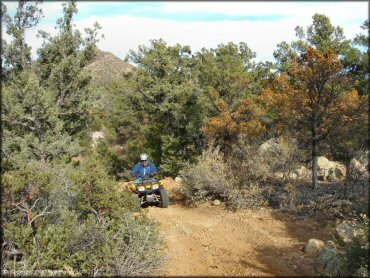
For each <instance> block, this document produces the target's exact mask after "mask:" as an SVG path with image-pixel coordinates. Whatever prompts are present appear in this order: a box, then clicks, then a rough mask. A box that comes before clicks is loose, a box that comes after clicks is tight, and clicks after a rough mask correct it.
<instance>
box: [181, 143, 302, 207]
mask: <svg viewBox="0 0 370 278" xmlns="http://www.w3.org/2000/svg"><path fill="white" fill-rule="evenodd" d="M277 141H278V143H276V144H275V145H274V146H273V147H272V148H269V149H268V150H265V151H262V150H261V148H260V146H259V144H249V143H247V142H248V140H247V139H246V138H244V137H240V138H239V140H238V142H237V143H236V144H234V145H233V146H232V148H231V152H230V153H229V155H228V157H227V158H225V157H224V156H223V154H222V153H221V152H220V151H219V149H218V148H216V149H213V150H212V149H208V150H206V151H204V152H203V153H202V155H201V157H200V158H199V160H198V162H197V163H195V164H192V165H187V166H186V167H185V169H184V170H182V171H181V172H180V176H181V177H182V179H183V181H184V185H185V186H184V189H183V193H184V195H185V196H186V197H187V199H188V200H189V201H190V202H196V201H200V200H203V199H204V200H212V199H216V198H217V199H221V200H223V201H225V202H226V203H227V205H228V206H229V207H230V208H231V209H234V210H236V209H241V208H248V207H249V208H250V207H259V206H264V205H266V204H267V201H268V198H269V195H270V194H271V192H270V191H271V188H272V187H271V185H272V184H274V183H275V180H276V177H275V174H276V173H277V172H282V173H283V174H284V176H285V177H287V179H289V176H290V173H291V172H292V171H293V169H294V167H295V166H296V163H297V161H298V158H299V155H300V154H299V151H298V149H297V144H296V140H295V139H294V138H287V137H281V138H279V139H278V140H277ZM294 187H295V186H294V184H293V183H292V182H291V183H290V186H289V187H287V188H286V190H285V191H286V193H287V194H288V195H287V196H286V197H287V198H290V197H295V195H296V194H297V193H296V192H293V191H295V190H294ZM293 203H294V202H287V205H288V206H292V205H293Z"/></svg>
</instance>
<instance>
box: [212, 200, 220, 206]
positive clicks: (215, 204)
mask: <svg viewBox="0 0 370 278" xmlns="http://www.w3.org/2000/svg"><path fill="white" fill-rule="evenodd" d="M212 204H213V205H214V206H219V205H221V202H220V200H214V201H213V202H212Z"/></svg>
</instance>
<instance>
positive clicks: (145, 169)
mask: <svg viewBox="0 0 370 278" xmlns="http://www.w3.org/2000/svg"><path fill="white" fill-rule="evenodd" d="M157 173H158V169H157V167H156V166H155V165H154V163H153V162H151V161H148V163H147V165H146V166H144V165H142V164H141V163H140V162H139V163H138V164H136V165H135V167H134V169H132V171H131V176H133V177H139V178H147V177H149V175H155V174H157Z"/></svg>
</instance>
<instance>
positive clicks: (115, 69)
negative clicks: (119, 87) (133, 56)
mask: <svg viewBox="0 0 370 278" xmlns="http://www.w3.org/2000/svg"><path fill="white" fill-rule="evenodd" d="M134 68H135V67H134V66H132V65H130V64H129V63H126V62H124V61H123V60H121V59H120V58H118V57H117V56H115V55H113V54H112V53H110V52H105V51H102V50H100V49H98V53H97V56H96V58H95V61H94V62H92V63H91V64H89V65H88V66H86V68H85V70H87V71H90V72H91V74H92V77H93V80H94V81H95V82H98V83H106V82H109V81H112V80H114V79H118V78H121V77H122V76H123V75H125V74H127V73H128V72H130V71H132V70H133V69H134Z"/></svg>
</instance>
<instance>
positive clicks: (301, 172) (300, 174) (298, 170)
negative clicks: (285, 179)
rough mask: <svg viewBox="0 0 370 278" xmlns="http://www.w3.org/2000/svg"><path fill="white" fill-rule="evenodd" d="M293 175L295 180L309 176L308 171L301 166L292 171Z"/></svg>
mask: <svg viewBox="0 0 370 278" xmlns="http://www.w3.org/2000/svg"><path fill="white" fill-rule="evenodd" d="M294 173H295V174H296V175H297V178H298V179H300V178H305V177H307V176H308V175H309V171H308V170H307V168H306V167H304V166H303V165H302V166H300V167H298V168H296V169H295V170H294Z"/></svg>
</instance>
